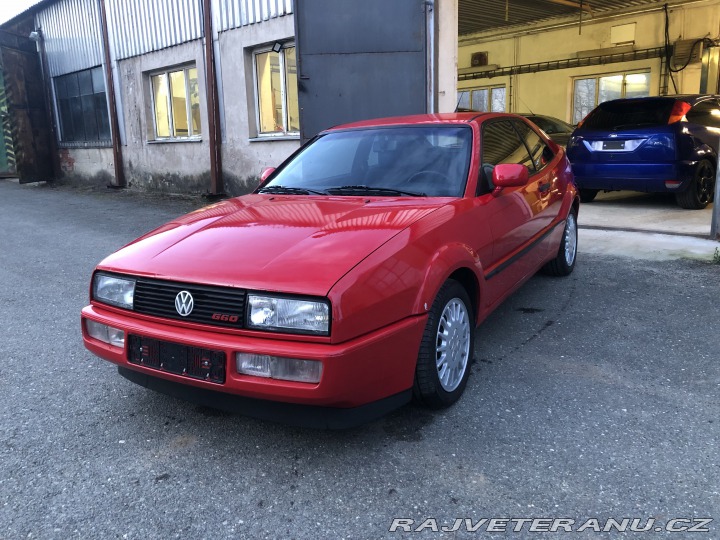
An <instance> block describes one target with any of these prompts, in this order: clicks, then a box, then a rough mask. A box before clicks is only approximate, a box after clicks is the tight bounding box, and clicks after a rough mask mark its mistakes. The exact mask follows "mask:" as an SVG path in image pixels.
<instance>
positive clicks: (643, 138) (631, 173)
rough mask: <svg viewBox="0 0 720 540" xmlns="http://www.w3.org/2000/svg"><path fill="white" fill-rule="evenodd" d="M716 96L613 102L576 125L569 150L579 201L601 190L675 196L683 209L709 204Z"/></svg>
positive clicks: (719, 132) (719, 131) (718, 136)
mask: <svg viewBox="0 0 720 540" xmlns="http://www.w3.org/2000/svg"><path fill="white" fill-rule="evenodd" d="M718 143H720V96H714V95H697V94H696V95H678V96H663V97H647V98H632V99H616V100H613V101H606V102H605V103H601V104H600V105H598V106H597V107H596V108H595V109H593V111H592V112H591V113H590V114H588V115H587V116H586V117H585V119H584V120H583V121H582V122H580V124H578V127H577V129H575V131H574V132H573V134H572V137H571V138H570V141H569V142H568V146H567V154H568V157H569V158H570V162H571V163H572V169H573V173H574V174H575V181H576V182H577V185H578V187H579V188H580V197H581V200H582V201H583V202H590V201H592V200H593V199H594V198H595V196H596V195H597V193H598V191H600V190H605V191H612V190H620V189H629V190H634V191H645V192H671V193H675V198H676V199H677V202H678V204H679V205H680V206H681V207H683V208H688V209H702V208H705V207H706V206H707V205H708V204H709V203H711V202H712V200H713V196H714V192H715V168H716V167H717V154H718Z"/></svg>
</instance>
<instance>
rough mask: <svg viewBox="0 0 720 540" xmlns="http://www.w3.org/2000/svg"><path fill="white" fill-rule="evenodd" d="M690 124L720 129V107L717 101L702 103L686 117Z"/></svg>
mask: <svg viewBox="0 0 720 540" xmlns="http://www.w3.org/2000/svg"><path fill="white" fill-rule="evenodd" d="M685 117H686V118H687V119H688V122H692V123H694V124H700V125H701V126H708V127H717V128H720V107H718V103H717V101H715V100H708V101H702V102H700V103H698V104H697V105H695V106H694V107H693V108H692V109H690V110H689V111H688V113H687V114H686V115H685Z"/></svg>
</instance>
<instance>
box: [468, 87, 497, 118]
mask: <svg viewBox="0 0 720 540" xmlns="http://www.w3.org/2000/svg"><path fill="white" fill-rule="evenodd" d="M458 110H460V111H462V110H467V111H478V112H505V87H504V86H492V87H485V88H474V89H471V90H460V91H458Z"/></svg>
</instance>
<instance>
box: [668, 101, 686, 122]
mask: <svg viewBox="0 0 720 540" xmlns="http://www.w3.org/2000/svg"><path fill="white" fill-rule="evenodd" d="M691 108H692V106H691V105H690V104H689V103H687V102H685V101H676V102H675V105H673V108H672V110H671V111H670V118H668V124H674V123H675V122H679V121H680V120H682V119H683V118H685V115H686V114H687V112H688V111H689V110H690V109H691Z"/></svg>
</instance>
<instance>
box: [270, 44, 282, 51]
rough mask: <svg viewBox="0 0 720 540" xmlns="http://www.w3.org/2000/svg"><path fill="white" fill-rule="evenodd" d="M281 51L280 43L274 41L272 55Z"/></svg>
mask: <svg viewBox="0 0 720 540" xmlns="http://www.w3.org/2000/svg"><path fill="white" fill-rule="evenodd" d="M281 50H282V43H280V42H279V41H276V42H275V43H273V46H272V51H273V52H274V53H279V52H280V51H281Z"/></svg>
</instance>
